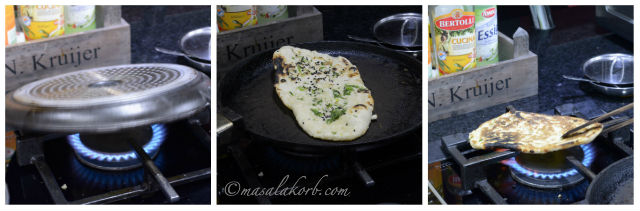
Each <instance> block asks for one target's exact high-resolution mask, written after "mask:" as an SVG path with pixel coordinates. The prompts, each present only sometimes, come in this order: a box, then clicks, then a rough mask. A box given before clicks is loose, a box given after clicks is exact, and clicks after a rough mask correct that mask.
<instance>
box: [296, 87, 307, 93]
mask: <svg viewBox="0 0 640 211" xmlns="http://www.w3.org/2000/svg"><path fill="white" fill-rule="evenodd" d="M298 90H300V91H302V92H304V90H306V89H305V88H304V87H303V86H299V87H298Z"/></svg>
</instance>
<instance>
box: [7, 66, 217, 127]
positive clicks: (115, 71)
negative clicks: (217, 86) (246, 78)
mask: <svg viewBox="0 0 640 211" xmlns="http://www.w3.org/2000/svg"><path fill="white" fill-rule="evenodd" d="M210 87H211V82H210V80H209V78H208V77H207V76H206V75H204V74H203V73H201V72H198V71H196V70H194V69H192V68H190V67H187V66H182V65H174V64H134V65H120V66H108V67H99V68H93V69H87V70H81V71H76V72H70V73H65V74H61V75H57V76H53V77H49V78H45V79H41V80H38V81H35V82H31V83H29V84H26V85H24V86H22V87H20V88H18V89H17V90H15V91H13V92H11V93H9V94H7V95H6V97H5V101H6V116H7V124H9V125H12V126H15V127H18V128H26V129H31V130H37V131H47V132H92V133H103V132H113V131H117V130H121V129H125V128H132V127H138V126H143V125H150V124H153V123H160V122H169V121H173V120H177V119H181V118H184V117H187V116H190V115H192V114H194V113H196V112H197V111H199V110H201V109H203V108H205V107H206V106H208V105H209V103H210V98H211V97H210V93H211V90H210Z"/></svg>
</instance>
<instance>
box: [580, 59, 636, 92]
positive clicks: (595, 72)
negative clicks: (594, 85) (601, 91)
mask: <svg viewBox="0 0 640 211" xmlns="http://www.w3.org/2000/svg"><path fill="white" fill-rule="evenodd" d="M582 70H583V71H584V75H585V76H586V77H587V78H589V79H591V80H594V81H597V82H600V83H606V84H617V85H619V84H633V56H631V55H629V54H621V53H613V54H603V55H599V56H596V57H593V58H591V59H589V60H588V61H587V62H585V63H584V65H583V66H582Z"/></svg>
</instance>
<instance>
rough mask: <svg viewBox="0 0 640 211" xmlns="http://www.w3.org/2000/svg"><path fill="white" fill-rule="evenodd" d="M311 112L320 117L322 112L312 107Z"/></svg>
mask: <svg viewBox="0 0 640 211" xmlns="http://www.w3.org/2000/svg"><path fill="white" fill-rule="evenodd" d="M311 112H313V114H314V115H316V116H319V117H322V113H320V111H318V109H315V108H312V109H311Z"/></svg>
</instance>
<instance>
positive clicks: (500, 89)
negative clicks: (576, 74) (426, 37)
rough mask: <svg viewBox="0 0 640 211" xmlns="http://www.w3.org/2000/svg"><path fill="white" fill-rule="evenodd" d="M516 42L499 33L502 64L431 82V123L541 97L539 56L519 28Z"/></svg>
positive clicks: (450, 75)
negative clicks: (533, 97)
mask: <svg viewBox="0 0 640 211" xmlns="http://www.w3.org/2000/svg"><path fill="white" fill-rule="evenodd" d="M514 37H515V38H514V40H511V39H509V37H507V36H505V35H504V34H502V33H500V34H499V37H498V42H499V43H498V51H499V53H500V62H498V63H496V64H492V65H489V66H485V67H480V68H475V69H472V70H469V71H462V72H458V73H454V74H449V75H445V76H441V77H438V78H435V79H432V80H429V82H428V89H429V91H428V101H427V106H428V112H429V115H428V116H429V122H432V121H435V120H439V119H444V118H448V117H451V116H456V115H459V114H463V113H468V112H472V111H476V110H480V109H484V108H487V107H489V106H493V105H497V104H501V103H506V102H510V101H514V100H517V99H521V98H525V97H529V96H533V95H537V94H538V56H537V55H536V54H534V53H533V52H531V51H529V50H528V48H529V47H528V46H529V43H528V42H529V36H528V34H527V33H526V31H525V30H523V29H521V28H519V29H518V30H517V31H516V33H515V34H514Z"/></svg>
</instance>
